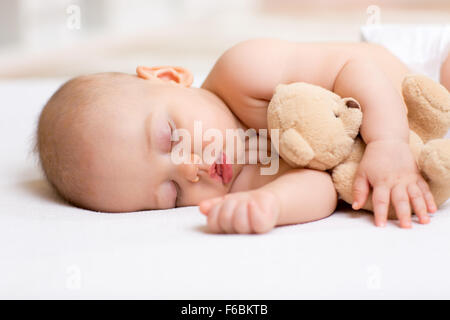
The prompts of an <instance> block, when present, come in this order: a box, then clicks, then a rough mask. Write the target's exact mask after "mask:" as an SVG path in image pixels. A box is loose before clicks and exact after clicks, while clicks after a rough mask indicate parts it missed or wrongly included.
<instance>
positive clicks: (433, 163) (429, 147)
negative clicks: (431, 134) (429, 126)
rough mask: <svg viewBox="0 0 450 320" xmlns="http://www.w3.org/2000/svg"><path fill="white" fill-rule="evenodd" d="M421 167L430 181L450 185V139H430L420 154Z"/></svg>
mask: <svg viewBox="0 0 450 320" xmlns="http://www.w3.org/2000/svg"><path fill="white" fill-rule="evenodd" d="M419 167H420V169H421V170H422V172H423V173H424V175H425V177H426V178H427V179H428V180H429V181H430V182H434V183H437V184H446V185H449V183H450V139H436V140H431V141H429V142H428V143H427V144H426V145H425V146H424V148H423V150H422V152H421V154H420V157H419Z"/></svg>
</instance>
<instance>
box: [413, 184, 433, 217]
mask: <svg viewBox="0 0 450 320" xmlns="http://www.w3.org/2000/svg"><path fill="white" fill-rule="evenodd" d="M417 185H418V186H419V188H420V190H421V191H422V194H423V197H424V198H425V203H426V205H427V209H428V212H431V213H434V212H436V210H437V206H436V202H434V197H433V194H432V193H431V191H430V188H429V187H428V183H427V182H426V181H425V180H424V179H423V178H422V177H419V179H418V181H417Z"/></svg>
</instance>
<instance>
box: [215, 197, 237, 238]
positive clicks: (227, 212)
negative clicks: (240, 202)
mask: <svg viewBox="0 0 450 320" xmlns="http://www.w3.org/2000/svg"><path fill="white" fill-rule="evenodd" d="M236 205H237V201H236V200H233V199H229V200H227V201H224V203H223V204H222V207H221V208H220V212H219V218H218V219H219V226H220V228H221V229H222V230H223V231H225V232H226V233H234V228H233V214H234V209H235V207H236Z"/></svg>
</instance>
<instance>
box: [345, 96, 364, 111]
mask: <svg viewBox="0 0 450 320" xmlns="http://www.w3.org/2000/svg"><path fill="white" fill-rule="evenodd" d="M342 101H343V102H344V103H345V105H346V106H347V108H355V109H360V110H361V105H360V104H359V102H358V101H356V100H355V99H353V98H350V97H349V98H344V99H342Z"/></svg>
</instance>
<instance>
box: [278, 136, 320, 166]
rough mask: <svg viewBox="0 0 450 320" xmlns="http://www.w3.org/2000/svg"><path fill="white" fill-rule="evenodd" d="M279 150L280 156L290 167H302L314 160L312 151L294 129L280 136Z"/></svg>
mask: <svg viewBox="0 0 450 320" xmlns="http://www.w3.org/2000/svg"><path fill="white" fill-rule="evenodd" d="M279 149H280V150H279V151H280V155H281V156H282V157H283V159H284V160H285V161H286V162H287V163H288V164H291V165H295V166H299V167H304V166H306V165H307V164H308V163H309V162H310V161H311V160H312V159H313V158H314V151H313V149H312V148H311V146H310V145H309V143H308V142H307V141H306V140H305V139H303V137H302V136H301V135H300V133H298V131H297V130H295V129H294V128H290V129H288V130H286V131H284V132H283V133H282V134H281V137H280V147H279Z"/></svg>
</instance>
